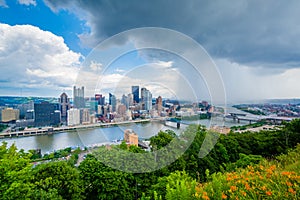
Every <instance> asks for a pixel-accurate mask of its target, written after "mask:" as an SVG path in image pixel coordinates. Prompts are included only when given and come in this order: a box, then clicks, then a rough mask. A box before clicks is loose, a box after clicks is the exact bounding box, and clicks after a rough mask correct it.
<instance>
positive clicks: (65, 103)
mask: <svg viewBox="0 0 300 200" xmlns="http://www.w3.org/2000/svg"><path fill="white" fill-rule="evenodd" d="M58 102H59V110H60V113H61V121H62V122H67V114H68V110H69V109H70V107H71V106H70V99H69V98H68V95H67V94H66V93H62V94H61V95H60V98H59V99H58Z"/></svg>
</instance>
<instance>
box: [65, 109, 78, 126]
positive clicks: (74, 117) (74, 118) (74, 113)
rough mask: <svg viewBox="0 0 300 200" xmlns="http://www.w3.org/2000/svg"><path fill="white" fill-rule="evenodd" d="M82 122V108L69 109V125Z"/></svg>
mask: <svg viewBox="0 0 300 200" xmlns="http://www.w3.org/2000/svg"><path fill="white" fill-rule="evenodd" d="M79 124H80V110H79V109H77V108H71V109H70V110H68V126H75V125H79Z"/></svg>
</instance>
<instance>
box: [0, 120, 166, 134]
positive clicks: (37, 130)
mask: <svg viewBox="0 0 300 200" xmlns="http://www.w3.org/2000/svg"><path fill="white" fill-rule="evenodd" d="M152 120H157V121H159V120H161V119H140V120H131V121H122V122H111V123H96V124H86V125H76V126H62V127H43V128H29V129H25V130H23V131H16V132H4V133H0V138H12V137H22V136H36V135H50V134H53V133H59V132H67V131H76V130H84V129H95V128H102V127H111V126H118V125H124V124H131V123H145V122H146V123H147V122H150V121H152Z"/></svg>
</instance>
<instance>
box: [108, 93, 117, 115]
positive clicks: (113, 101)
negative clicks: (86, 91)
mask: <svg viewBox="0 0 300 200" xmlns="http://www.w3.org/2000/svg"><path fill="white" fill-rule="evenodd" d="M109 105H111V106H112V111H113V112H115V111H116V106H117V99H116V96H115V95H113V94H111V93H109Z"/></svg>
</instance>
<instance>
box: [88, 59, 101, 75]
mask: <svg viewBox="0 0 300 200" xmlns="http://www.w3.org/2000/svg"><path fill="white" fill-rule="evenodd" d="M90 68H91V70H92V71H94V72H96V71H100V70H101V69H102V63H97V62H96V61H93V60H92V61H91V64H90Z"/></svg>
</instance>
